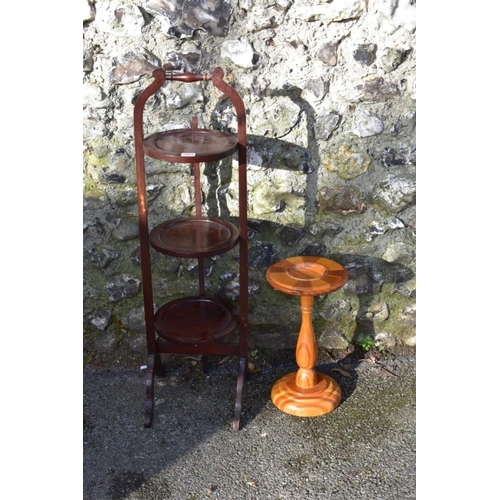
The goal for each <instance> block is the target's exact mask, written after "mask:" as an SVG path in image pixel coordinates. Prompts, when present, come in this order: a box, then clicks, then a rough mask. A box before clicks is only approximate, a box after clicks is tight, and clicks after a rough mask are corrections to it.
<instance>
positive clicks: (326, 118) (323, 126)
mask: <svg viewBox="0 0 500 500" xmlns="http://www.w3.org/2000/svg"><path fill="white" fill-rule="evenodd" d="M340 118H341V117H340V115H338V114H336V113H327V114H324V115H320V116H318V118H317V119H316V122H315V124H314V135H315V137H316V138H317V139H320V140H322V141H326V140H328V139H329V138H330V136H331V135H332V132H333V131H334V130H335V129H337V128H338V126H339V124H340Z"/></svg>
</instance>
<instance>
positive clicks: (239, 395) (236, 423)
mask: <svg viewBox="0 0 500 500" xmlns="http://www.w3.org/2000/svg"><path fill="white" fill-rule="evenodd" d="M246 372H247V358H240V364H239V370H238V381H237V383H236V406H235V409H234V420H233V431H237V430H239V428H240V419H241V410H242V400H243V384H244V383H245V376H246Z"/></svg>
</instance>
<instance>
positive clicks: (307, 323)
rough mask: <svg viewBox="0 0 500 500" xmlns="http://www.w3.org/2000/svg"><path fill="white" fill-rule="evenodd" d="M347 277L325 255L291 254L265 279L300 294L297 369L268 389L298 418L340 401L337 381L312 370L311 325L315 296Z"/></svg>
mask: <svg viewBox="0 0 500 500" xmlns="http://www.w3.org/2000/svg"><path fill="white" fill-rule="evenodd" d="M347 278H348V273H347V271H346V270H345V269H344V268H343V267H342V266H341V265H340V264H338V263H337V262H334V261H333V260H330V259H327V258H324V257H315V256H303V257H290V258H288V259H284V260H281V261H279V262H277V263H276V264H273V265H272V266H271V267H269V269H268V270H267V272H266V279H267V281H268V282H269V284H270V285H271V286H272V287H273V288H274V289H276V290H279V291H280V292H283V293H286V294H289V295H299V296H300V309H301V312H302V324H301V328H300V332H299V337H298V340H297V347H296V350H295V355H296V360H297V364H298V365H299V369H298V371H297V372H293V373H289V374H288V375H285V376H283V377H281V378H280V379H279V380H278V381H277V382H276V383H275V384H274V385H273V388H272V390H271V399H272V401H273V403H274V405H275V406H276V407H277V408H278V409H280V410H281V411H283V412H285V413H288V414H290V415H296V416H299V417H316V416H319V415H324V414H325V413H329V412H330V411H332V410H334V409H335V408H336V407H337V406H338V405H339V404H340V401H341V398H342V393H341V390H340V386H339V385H338V383H337V382H336V381H335V380H333V379H332V378H331V377H329V376H328V375H324V374H323V373H318V372H316V370H315V369H314V367H315V365H316V360H317V357H318V348H317V345H316V337H315V335H314V330H313V324H312V312H313V301H314V297H315V296H317V295H325V294H327V293H331V292H333V291H335V290H338V289H339V288H340V287H342V286H343V285H344V284H345V283H346V281H347Z"/></svg>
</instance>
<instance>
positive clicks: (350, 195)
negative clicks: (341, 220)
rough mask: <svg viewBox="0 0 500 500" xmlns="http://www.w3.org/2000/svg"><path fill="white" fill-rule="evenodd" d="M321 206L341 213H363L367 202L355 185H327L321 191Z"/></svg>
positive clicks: (323, 208) (321, 208)
mask: <svg viewBox="0 0 500 500" xmlns="http://www.w3.org/2000/svg"><path fill="white" fill-rule="evenodd" d="M319 208H320V210H321V211H326V212H334V213H337V214H340V215H348V214H362V213H363V212H364V211H365V210H366V203H365V202H364V201H363V199H362V195H361V193H360V191H359V189H358V188H356V187H355V186H339V187H334V188H327V187H325V188H323V189H321V191H320V192H319Z"/></svg>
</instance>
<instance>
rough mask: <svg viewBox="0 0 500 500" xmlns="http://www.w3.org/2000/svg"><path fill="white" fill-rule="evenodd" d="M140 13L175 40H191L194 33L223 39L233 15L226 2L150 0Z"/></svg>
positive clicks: (216, 0) (230, 7) (228, 3)
mask: <svg viewBox="0 0 500 500" xmlns="http://www.w3.org/2000/svg"><path fill="white" fill-rule="evenodd" d="M144 9H145V10H146V11H147V12H149V13H150V14H152V15H153V16H155V17H157V18H159V19H160V20H161V22H162V24H163V27H164V30H165V32H166V34H168V35H169V36H172V37H176V38H186V37H192V36H193V33H194V31H195V30H198V29H199V30H203V31H206V32H208V33H210V34H211V35H213V36H226V35H227V33H228V29H229V18H230V16H231V13H232V11H233V8H232V6H231V3H230V2H228V1H226V0H210V1H203V0H169V1H167V0H150V1H149V2H147V3H146V4H145V5H144Z"/></svg>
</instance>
